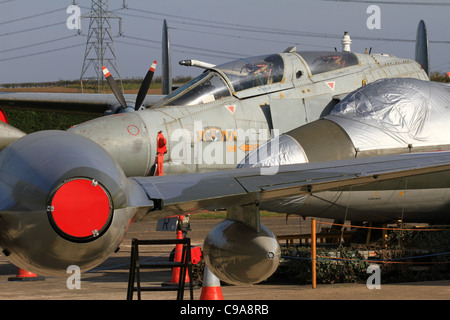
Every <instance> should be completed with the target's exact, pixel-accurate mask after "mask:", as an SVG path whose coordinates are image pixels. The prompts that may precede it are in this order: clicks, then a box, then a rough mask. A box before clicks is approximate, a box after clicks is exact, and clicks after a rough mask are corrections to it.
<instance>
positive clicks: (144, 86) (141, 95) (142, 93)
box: [134, 61, 157, 111]
mask: <svg viewBox="0 0 450 320" xmlns="http://www.w3.org/2000/svg"><path fill="white" fill-rule="evenodd" d="M156 64H157V62H156V61H153V64H152V66H151V67H150V69H149V70H148V71H147V74H146V75H145V78H144V81H142V84H141V87H140V88H139V93H138V95H137V97H136V104H135V105H134V109H135V110H136V111H137V110H139V108H140V107H141V105H142V102H144V99H145V96H146V95H147V91H148V88H150V84H151V83H152V79H153V74H154V73H155V69H156Z"/></svg>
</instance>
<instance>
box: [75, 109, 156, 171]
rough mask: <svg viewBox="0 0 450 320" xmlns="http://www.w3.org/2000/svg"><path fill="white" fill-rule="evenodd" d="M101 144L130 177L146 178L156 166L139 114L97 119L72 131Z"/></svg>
mask: <svg viewBox="0 0 450 320" xmlns="http://www.w3.org/2000/svg"><path fill="white" fill-rule="evenodd" d="M68 131H69V132H72V133H76V134H79V135H82V136H85V137H87V138H89V139H91V140H92V141H94V142H96V143H98V144H99V145H101V146H102V147H103V148H104V149H106V151H108V153H109V154H110V155H111V156H112V157H113V158H114V160H116V162H117V163H118V164H119V165H120V167H121V168H122V170H123V171H124V173H125V175H126V176H129V177H130V176H146V175H147V174H148V173H149V171H150V168H151V166H152V165H153V161H152V160H154V154H155V153H156V152H153V153H152V152H151V145H150V138H149V134H148V130H147V127H146V125H145V123H144V122H143V121H142V119H141V117H139V116H138V115H137V114H136V113H135V112H127V113H121V114H116V115H111V116H105V117H101V118H97V119H94V120H91V121H88V122H85V123H82V124H79V125H76V126H74V127H72V128H70V129H69V130H68Z"/></svg>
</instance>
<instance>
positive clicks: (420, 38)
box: [415, 20, 430, 77]
mask: <svg viewBox="0 0 450 320" xmlns="http://www.w3.org/2000/svg"><path fill="white" fill-rule="evenodd" d="M415 59H416V61H417V62H418V63H419V64H420V65H421V66H422V68H423V69H424V70H425V72H426V74H427V75H428V77H430V48H429V42H428V34H427V27H426V26H425V22H424V21H423V20H420V22H419V26H418V27H417V35H416V57H415Z"/></svg>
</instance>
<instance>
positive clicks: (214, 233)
mask: <svg viewBox="0 0 450 320" xmlns="http://www.w3.org/2000/svg"><path fill="white" fill-rule="evenodd" d="M203 250H204V256H205V262H206V264H207V265H208V267H209V269H210V270H211V271H212V272H213V273H214V274H215V275H216V276H217V277H218V278H219V279H220V280H222V281H225V282H227V283H230V284H253V283H258V282H261V281H263V280H265V279H267V278H268V277H270V276H271V275H272V274H273V273H274V272H275V270H276V269H277V267H278V264H279V262H280V256H281V250H280V245H279V243H278V240H277V238H276V237H275V235H274V234H273V233H272V232H271V231H270V230H269V229H268V228H267V227H265V226H264V225H262V224H261V225H260V232H256V231H255V230H254V229H252V228H251V227H249V226H247V225H246V224H244V223H242V222H238V221H233V220H224V221H222V222H221V223H219V224H218V225H217V226H216V227H215V228H213V229H212V230H211V231H210V232H209V234H208V236H207V237H206V239H205V243H204V246H203Z"/></svg>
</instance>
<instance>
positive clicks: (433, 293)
mask: <svg viewBox="0 0 450 320" xmlns="http://www.w3.org/2000/svg"><path fill="white" fill-rule="evenodd" d="M219 221H220V220H196V219H191V227H192V229H193V230H192V231H191V232H189V234H188V236H189V237H190V238H191V239H192V241H193V244H194V245H201V244H202V242H203V239H204V237H205V236H206V234H207V232H208V231H209V230H210V229H211V228H212V227H213V226H214V225H216V224H217V223H218V222H219ZM263 223H264V224H265V225H267V226H268V227H269V228H271V229H272V230H273V231H274V233H275V234H292V233H298V232H305V233H309V229H308V228H309V222H308V221H303V220H301V219H299V218H289V219H288V220H287V221H286V219H285V217H280V218H264V219H263ZM155 228H156V223H155V222H144V223H137V224H134V225H133V226H132V227H131V228H130V231H129V233H128V235H127V238H126V239H125V241H124V242H123V244H122V245H121V250H120V251H119V252H118V253H116V254H113V255H112V256H111V257H110V258H109V259H108V260H106V261H105V262H104V263H103V264H101V265H100V266H98V268H96V269H95V270H92V271H90V272H86V273H83V274H82V275H81V288H80V289H72V290H69V289H68V287H67V284H66V282H67V280H68V277H69V276H70V275H69V274H68V275H67V277H49V278H45V280H43V281H8V278H9V277H13V276H15V275H16V272H17V268H16V267H15V266H13V265H11V264H10V263H9V262H8V261H7V260H6V259H5V258H4V257H3V256H0V288H1V290H0V299H1V300H125V299H126V292H127V284H128V270H129V257H130V248H131V246H130V244H131V238H139V239H173V238H175V233H174V232H156V231H155ZM172 249H173V248H172V247H170V246H155V247H152V249H151V251H148V250H145V249H144V250H140V251H141V257H143V258H145V257H147V258H152V257H159V256H167V255H168V254H169V253H170V251H171V250H172ZM170 279H171V271H170V270H167V269H162V270H154V271H145V275H143V279H142V280H143V282H145V285H160V284H161V282H167V281H170ZM221 289H222V293H223V296H224V299H225V300H252V301H255V300H448V299H450V280H447V281H432V282H415V283H399V284H382V285H381V289H379V290H377V289H373V290H369V289H368V288H367V287H366V285H365V284H333V285H320V284H319V285H318V286H317V288H316V289H312V288H311V286H310V285H290V284H282V285H280V284H274V283H262V284H257V285H252V286H223V287H222V288H221ZM200 294H201V288H197V289H195V290H194V300H198V299H199V297H200ZM134 298H135V299H136V293H135V295H134ZM142 298H143V299H144V300H175V299H176V292H143V295H142ZM185 299H186V300H187V299H189V294H188V291H186V292H185Z"/></svg>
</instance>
